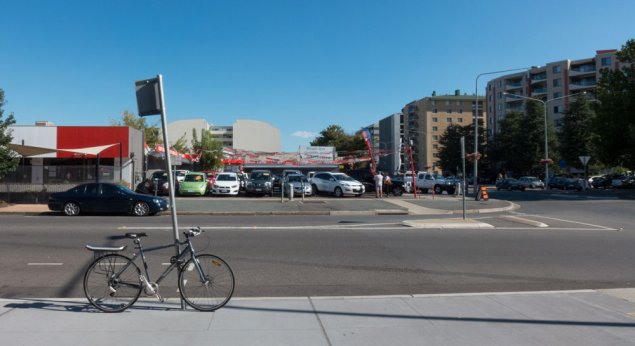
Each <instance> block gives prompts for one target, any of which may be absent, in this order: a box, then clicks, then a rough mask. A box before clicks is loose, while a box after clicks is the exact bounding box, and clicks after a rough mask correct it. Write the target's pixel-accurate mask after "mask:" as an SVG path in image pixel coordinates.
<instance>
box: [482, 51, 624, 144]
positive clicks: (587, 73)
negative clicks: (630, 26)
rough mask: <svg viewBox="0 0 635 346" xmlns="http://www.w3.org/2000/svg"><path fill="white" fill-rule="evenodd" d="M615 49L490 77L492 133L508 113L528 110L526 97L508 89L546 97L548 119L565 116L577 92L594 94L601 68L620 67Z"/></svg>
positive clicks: (487, 94) (488, 96) (541, 98)
mask: <svg viewBox="0 0 635 346" xmlns="http://www.w3.org/2000/svg"><path fill="white" fill-rule="evenodd" d="M616 52H617V50H615V49H611V50H598V51H596V54H595V56H593V57H590V58H585V59H579V60H561V61H556V62H550V63H547V64H546V65H545V66H541V67H532V68H530V69H528V70H527V71H524V72H519V73H513V74H508V75H505V76H501V77H498V78H496V79H493V80H490V81H489V82H488V83H487V87H486V90H487V92H486V97H487V102H486V107H487V127H488V135H489V137H493V136H495V134H496V133H497V131H498V123H499V122H500V120H502V119H504V118H505V114H507V113H509V112H524V111H525V102H527V99H523V98H520V97H514V96H509V95H505V93H509V94H514V95H519V96H523V97H532V98H538V99H540V100H542V101H546V106H547V114H548V117H549V119H551V121H557V120H559V119H561V118H562V117H563V115H564V114H563V113H564V112H565V110H566V108H567V106H568V104H569V103H570V102H571V101H572V100H573V98H574V97H575V95H577V94H580V93H589V94H591V95H592V94H593V92H594V90H595V87H596V85H597V82H598V81H599V79H600V76H601V71H602V69H607V68H608V69H617V68H619V62H618V61H617V59H616V56H615V53H616ZM569 95H570V96H569Z"/></svg>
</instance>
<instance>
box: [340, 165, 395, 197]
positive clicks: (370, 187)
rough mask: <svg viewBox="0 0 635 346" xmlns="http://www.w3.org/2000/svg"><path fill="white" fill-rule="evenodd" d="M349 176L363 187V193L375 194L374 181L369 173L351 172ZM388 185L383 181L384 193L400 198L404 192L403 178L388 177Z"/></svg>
mask: <svg viewBox="0 0 635 346" xmlns="http://www.w3.org/2000/svg"><path fill="white" fill-rule="evenodd" d="M349 175H350V176H351V177H352V178H353V179H355V180H357V181H359V182H360V183H362V184H363V185H364V190H365V192H375V179H374V178H373V176H372V174H371V173H370V172H369V171H365V172H361V171H351V172H349ZM390 182H391V183H390V185H389V184H386V182H385V179H384V183H383V186H384V191H385V192H386V193H389V194H392V195H394V196H401V195H403V193H404V192H405V191H406V188H405V187H404V182H403V177H402V176H394V177H390Z"/></svg>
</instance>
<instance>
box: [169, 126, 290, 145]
mask: <svg viewBox="0 0 635 346" xmlns="http://www.w3.org/2000/svg"><path fill="white" fill-rule="evenodd" d="M192 129H196V134H197V136H198V138H199V140H200V138H201V133H202V131H203V130H204V129H205V130H209V131H210V133H211V134H212V136H213V137H214V138H216V139H217V140H218V141H220V142H221V143H222V144H223V146H224V147H229V148H234V149H241V150H251V151H263V152H279V151H280V148H281V142H280V130H279V129H278V128H276V127H273V126H272V125H271V124H268V123H266V122H264V121H259V120H241V119H239V120H236V121H235V122H234V124H233V125H231V126H217V125H212V124H210V123H208V122H207V120H205V119H187V120H178V121H174V122H172V123H170V124H168V135H169V140H170V143H171V144H174V143H176V141H178V140H179V139H180V138H182V137H183V138H184V139H185V141H186V145H187V146H188V147H191V146H192Z"/></svg>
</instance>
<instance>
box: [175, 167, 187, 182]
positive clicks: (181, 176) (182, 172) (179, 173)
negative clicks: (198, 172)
mask: <svg viewBox="0 0 635 346" xmlns="http://www.w3.org/2000/svg"><path fill="white" fill-rule="evenodd" d="M189 172H190V171H188V170H187V169H177V170H174V171H172V174H173V175H174V179H176V182H177V183H181V182H182V181H183V180H185V176H186V175H187V174H188V173H189Z"/></svg>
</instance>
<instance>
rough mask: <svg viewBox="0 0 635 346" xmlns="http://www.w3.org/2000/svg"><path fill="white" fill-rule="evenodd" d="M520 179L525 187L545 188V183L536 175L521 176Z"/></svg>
mask: <svg viewBox="0 0 635 346" xmlns="http://www.w3.org/2000/svg"><path fill="white" fill-rule="evenodd" d="M518 181H520V182H521V183H522V184H523V185H524V186H525V188H528V189H544V188H545V183H544V182H543V181H542V180H540V179H538V178H536V177H531V176H525V177H520V178H518Z"/></svg>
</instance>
